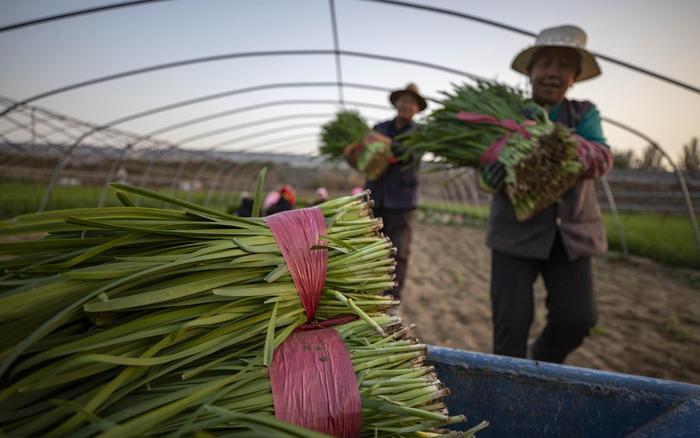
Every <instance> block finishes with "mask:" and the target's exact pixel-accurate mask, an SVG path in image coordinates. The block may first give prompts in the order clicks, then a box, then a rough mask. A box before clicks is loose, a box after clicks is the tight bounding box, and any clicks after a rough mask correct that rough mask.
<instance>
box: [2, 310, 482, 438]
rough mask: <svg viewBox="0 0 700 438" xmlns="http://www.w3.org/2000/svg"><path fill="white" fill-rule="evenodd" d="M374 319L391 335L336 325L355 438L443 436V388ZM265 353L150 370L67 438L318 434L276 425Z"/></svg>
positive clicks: (387, 321) (59, 407)
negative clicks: (353, 386) (351, 380)
mask: <svg viewBox="0 0 700 438" xmlns="http://www.w3.org/2000/svg"><path fill="white" fill-rule="evenodd" d="M372 319H373V321H374V323H375V324H377V325H380V326H382V327H383V329H384V330H385V331H386V332H388V333H389V335H387V336H384V337H383V336H380V335H379V334H377V332H376V331H375V330H374V329H373V328H372V327H371V326H370V325H369V324H367V323H366V322H365V321H353V322H350V323H346V324H342V325H339V326H336V327H335V328H334V329H335V330H336V331H337V332H338V333H339V334H340V336H341V338H342V339H343V342H344V343H345V345H346V348H347V349H348V352H349V354H350V358H351V360H352V365H353V368H354V370H355V373H356V377H357V381H358V385H359V391H360V397H361V404H362V426H361V433H360V436H367V437H374V436H406V437H408V436H417V437H429V436H438V435H443V434H445V433H447V431H445V430H442V429H440V426H442V425H447V424H453V423H459V422H462V421H464V417H463V416H461V415H457V416H450V415H449V414H448V413H447V410H446V408H445V406H444V404H443V403H442V399H443V398H444V397H445V396H446V395H448V394H449V390H448V389H447V388H444V387H443V385H442V384H441V383H440V382H439V380H438V379H437V377H436V375H435V372H434V369H433V368H432V367H429V366H424V364H423V362H424V359H425V355H426V347H425V345H421V344H417V343H416V342H415V341H414V340H411V339H408V338H407V337H406V336H405V333H406V328H401V327H402V325H401V321H400V319H399V318H398V317H391V316H388V315H381V316H375V317H373V318H372ZM263 355H264V353H263V352H262V351H261V349H260V348H258V349H251V348H244V349H237V350H235V351H234V350H230V351H226V352H218V353H214V354H212V355H208V356H207V357H204V358H200V359H198V360H197V361H194V362H191V363H188V364H186V365H184V366H182V367H179V368H176V369H171V368H168V367H165V366H162V365H161V366H153V367H151V369H150V370H149V371H148V373H147V374H145V375H143V376H142V377H140V378H139V380H137V381H136V382H134V383H135V386H136V388H135V389H133V390H131V391H129V392H128V394H126V395H124V396H122V397H120V398H118V399H110V400H109V401H108V402H107V403H105V405H104V406H103V408H102V409H101V410H100V412H99V414H98V415H95V414H91V415H89V416H88V415H87V414H85V415H86V421H85V422H84V423H83V424H82V426H81V427H80V428H78V429H75V430H73V431H72V432H71V436H74V437H88V436H93V435H97V434H102V435H101V436H104V437H105V438H109V437H120V436H133V435H140V434H148V435H155V436H161V435H170V436H182V435H192V434H194V433H197V432H203V431H204V432H209V433H213V434H216V435H217V436H218V435H229V434H230V435H232V436H246V435H245V432H247V431H254V432H255V433H262V432H263V431H264V436H270V437H287V436H321V434H318V433H315V432H311V431H303V433H301V432H300V431H299V430H298V429H294V427H293V426H289V425H288V424H286V423H283V422H280V421H278V420H275V418H274V405H273V396H272V390H271V385H270V378H269V377H268V373H267V368H266V367H265V366H264V365H263ZM163 371H165V372H163ZM62 395H63V394H62ZM56 398H57V399H60V398H61V397H60V396H59V397H56ZM65 398H68V397H66V396H65V395H64V399H65ZM80 402H81V400H80V399H76V402H75V403H68V402H56V401H54V403H53V404H54V405H55V407H53V409H51V410H50V411H48V412H45V413H44V414H43V415H41V416H35V417H33V420H32V421H27V420H26V419H25V420H24V421H21V420H20V421H17V422H16V424H17V425H18V426H19V427H17V428H16V429H13V430H11V432H16V433H18V434H22V435H25V434H33V433H36V432H38V431H40V430H41V428H42V427H43V428H46V427H48V426H49V425H50V424H51V423H50V422H51V421H52V420H53V421H56V418H60V416H59V413H60V412H64V414H63V415H65V412H71V411H73V412H78V413H83V408H82V407H81V405H80V404H79V403H80ZM46 404H47V405H51V404H52V403H51V402H48V403H46ZM251 418H252V419H254V420H255V421H252V420H251ZM484 426H485V425H480V426H479V428H481V427H484ZM288 427H290V428H291V429H288ZM476 430H478V428H477V429H475V430H473V431H470V432H469V433H466V434H463V435H462V436H470V435H471V433H473V432H475V431H476ZM249 436H253V435H249ZM258 436H261V435H258Z"/></svg>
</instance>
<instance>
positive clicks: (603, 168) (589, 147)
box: [572, 134, 612, 178]
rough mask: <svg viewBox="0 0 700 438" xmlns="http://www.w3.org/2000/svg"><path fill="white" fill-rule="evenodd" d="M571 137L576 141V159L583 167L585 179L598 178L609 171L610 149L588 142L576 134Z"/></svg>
mask: <svg viewBox="0 0 700 438" xmlns="http://www.w3.org/2000/svg"><path fill="white" fill-rule="evenodd" d="M572 137H573V138H574V140H575V141H576V157H577V158H578V160H579V162H580V163H581V165H582V166H583V175H584V177H585V178H598V177H600V176H603V175H605V174H606V173H608V172H609V171H610V169H611V168H612V153H611V152H610V148H608V147H607V146H605V145H601V144H598V143H595V142H592V141H588V140H586V139H585V138H583V137H581V136H580V135H577V134H573V135H572Z"/></svg>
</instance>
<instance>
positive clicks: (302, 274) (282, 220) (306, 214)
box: [265, 207, 328, 321]
mask: <svg viewBox="0 0 700 438" xmlns="http://www.w3.org/2000/svg"><path fill="white" fill-rule="evenodd" d="M265 222H267V225H268V226H269V227H270V231H272V235H273V236H274V237H275V240H276V241H277V245H279V247H280V251H281V252H282V257H283V258H284V261H285V263H287V268H288V269H289V273H290V274H291V276H292V281H294V286H295V287H296V290H297V293H298V294H299V298H301V303H302V305H303V306H304V310H305V311H306V318H307V320H308V321H311V320H312V319H314V315H315V314H316V307H317V306H318V303H319V301H321V294H322V293H323V286H324V285H325V283H326V271H327V270H328V251H326V250H317V249H316V250H312V249H311V247H312V246H325V244H326V243H325V241H322V240H321V239H320V236H321V235H325V234H326V232H327V229H326V222H325V220H324V218H323V213H322V212H321V209H319V208H318V207H311V208H303V209H299V210H288V211H283V212H280V213H276V214H273V215H271V216H267V217H265Z"/></svg>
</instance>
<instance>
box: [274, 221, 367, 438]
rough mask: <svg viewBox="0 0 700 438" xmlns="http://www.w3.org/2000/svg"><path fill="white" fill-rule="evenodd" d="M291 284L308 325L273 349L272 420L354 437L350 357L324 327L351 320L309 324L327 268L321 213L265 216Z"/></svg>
mask: <svg viewBox="0 0 700 438" xmlns="http://www.w3.org/2000/svg"><path fill="white" fill-rule="evenodd" d="M265 221H266V222H267V224H268V226H269V227H270V230H271V231H272V235H273V236H274V237H275V240H276V241H277V245H278V246H279V248H280V251H281V252H282V257H284V261H285V263H286V264H287V268H288V269H289V272H290V274H291V276H292V280H293V281H294V286H295V287H296V290H297V293H298V294H299V298H300V299H301V302H302V305H303V306H304V310H305V312H306V316H307V320H308V321H309V323H307V324H304V325H302V326H301V327H299V328H297V329H296V330H295V331H294V332H293V333H292V334H291V335H290V336H289V337H288V338H287V339H286V340H285V341H284V342H283V343H282V344H281V345H280V346H279V347H277V348H276V349H275V351H274V355H273V359H272V364H271V365H270V370H269V373H270V384H271V387H272V399H273V402H274V405H275V417H276V418H278V419H280V420H282V421H286V422H289V423H292V424H296V425H297V426H301V427H305V428H307V429H311V430H315V431H317V432H322V433H326V434H329V435H332V436H337V437H343V438H351V437H357V436H359V434H360V426H361V408H362V407H361V402H360V392H359V387H358V384H357V380H356V379H355V371H354V369H353V367H352V361H351V359H350V354H349V353H348V351H347V349H346V348H345V344H344V343H343V340H342V339H341V337H340V335H339V334H338V332H337V331H335V330H334V329H332V328H329V327H331V326H334V325H338V324H344V323H346V322H349V321H351V320H353V319H355V316H344V317H339V318H335V319H333V320H327V321H322V322H316V321H313V317H314V315H315V313H316V307H317V306H318V303H319V301H320V300H321V294H322V293H323V287H324V284H325V280H326V271H327V269H328V251H327V250H325V249H321V250H319V249H311V248H312V247H314V246H322V245H325V244H324V243H322V241H321V239H320V236H321V235H323V234H326V232H327V229H326V224H325V221H324V218H323V213H322V212H321V210H320V209H319V208H318V207H312V208H305V209H301V210H290V211H284V212H281V213H277V214H274V215H272V216H268V217H266V218H265Z"/></svg>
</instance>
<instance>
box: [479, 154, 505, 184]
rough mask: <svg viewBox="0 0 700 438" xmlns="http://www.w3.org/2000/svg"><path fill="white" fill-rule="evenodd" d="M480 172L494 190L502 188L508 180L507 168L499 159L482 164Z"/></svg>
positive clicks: (482, 178)
mask: <svg viewBox="0 0 700 438" xmlns="http://www.w3.org/2000/svg"><path fill="white" fill-rule="evenodd" d="M479 173H480V174H481V180H482V181H483V182H484V183H485V184H486V185H487V186H488V187H489V188H491V189H493V190H494V191H498V190H500V189H501V187H503V183H504V182H505V180H506V168H505V166H504V165H503V163H501V162H500V161H498V160H496V161H494V162H493V163H489V164H482V165H481V167H480V168H479Z"/></svg>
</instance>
